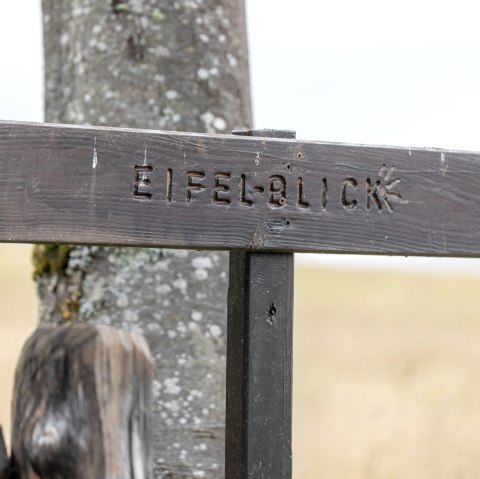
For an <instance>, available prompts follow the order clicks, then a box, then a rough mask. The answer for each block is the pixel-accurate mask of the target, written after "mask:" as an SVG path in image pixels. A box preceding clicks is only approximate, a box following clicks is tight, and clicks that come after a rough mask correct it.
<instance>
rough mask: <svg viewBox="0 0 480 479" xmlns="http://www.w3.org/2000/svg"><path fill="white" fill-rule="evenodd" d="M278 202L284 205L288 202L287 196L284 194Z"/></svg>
mask: <svg viewBox="0 0 480 479" xmlns="http://www.w3.org/2000/svg"><path fill="white" fill-rule="evenodd" d="M278 204H279V205H280V206H283V205H285V204H287V198H285V197H284V196H282V197H281V198H280V199H279V200H278Z"/></svg>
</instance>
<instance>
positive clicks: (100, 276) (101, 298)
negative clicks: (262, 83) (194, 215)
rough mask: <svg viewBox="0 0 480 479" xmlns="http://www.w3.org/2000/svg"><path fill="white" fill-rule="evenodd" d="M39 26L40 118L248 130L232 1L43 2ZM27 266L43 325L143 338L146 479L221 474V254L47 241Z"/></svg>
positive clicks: (238, 8) (237, 5) (242, 53)
mask: <svg viewBox="0 0 480 479" xmlns="http://www.w3.org/2000/svg"><path fill="white" fill-rule="evenodd" d="M43 21H44V46H45V72H46V73H45V105H46V120H47V121H48V122H64V123H77V124H83V123H87V124H92V125H108V126H123V127H136V128H150V129H163V130H186V131H197V132H216V133H221V132H226V133H228V132H230V130H232V129H234V128H242V127H249V126H250V124H251V110H250V96H249V82H248V79H249V74H248V56H247V48H246V33H245V17H244V4H243V0H176V1H173V0H108V1H107V0H104V1H96V0H73V1H71V2H61V1H58V0H43ZM137 154H138V161H142V162H143V160H144V157H145V155H146V156H147V157H148V154H149V152H148V150H146V149H145V150H143V149H142V151H140V150H139V151H138V152H137ZM34 263H35V277H36V278H37V285H38V291H39V295H40V299H41V305H40V320H41V322H42V323H50V324H51V323H62V322H65V321H89V322H92V323H96V324H111V325H114V326H117V327H120V328H123V329H127V330H137V331H140V332H142V333H143V334H144V335H145V336H146V338H147V340H148V342H149V346H150V348H151V351H152V354H153V357H154V359H155V365H156V373H155V375H156V379H155V381H154V387H153V389H154V413H155V425H154V447H153V457H154V477H155V478H197V477H205V478H213V479H215V478H220V477H223V474H224V472H223V463H224V416H225V344H226V341H225V336H226V296H227V281H228V275H227V268H228V265H227V257H226V255H225V254H224V253H216V252H215V253H206V252H187V251H180V250H178V251H171V250H158V249H156V250H154V249H131V248H123V249H113V248H98V247H66V246H51V245H50V246H46V245H45V246H40V247H37V248H36V249H35V253H34Z"/></svg>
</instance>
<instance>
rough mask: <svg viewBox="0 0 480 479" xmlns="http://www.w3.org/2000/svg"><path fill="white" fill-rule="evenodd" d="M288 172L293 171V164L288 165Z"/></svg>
mask: <svg viewBox="0 0 480 479" xmlns="http://www.w3.org/2000/svg"><path fill="white" fill-rule="evenodd" d="M287 170H288V171H292V164H291V163H287Z"/></svg>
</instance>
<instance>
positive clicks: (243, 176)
mask: <svg viewBox="0 0 480 479" xmlns="http://www.w3.org/2000/svg"><path fill="white" fill-rule="evenodd" d="M479 181H480V154H479V153H470V152H460V151H445V150H435V149H417V148H411V149H409V148H394V147H376V146H364V145H348V144H334V143H320V142H311V141H300V140H294V139H279V138H260V137H249V136H233V135H200V134H191V133H170V132H159V131H143V130H128V129H118V128H96V127H78V126H68V125H48V124H27V123H13V122H0V242H30V243H39V242H44V243H71V244H73V243H77V244H105V245H126V246H162V247H177V248H196V249H204V248H205V249H230V250H231V249H243V250H258V251H305V252H308V251H310V252H332V253H362V254H394V255H434V256H479V255H480V187H479V185H478V183H479Z"/></svg>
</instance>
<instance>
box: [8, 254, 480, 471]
mask: <svg viewBox="0 0 480 479" xmlns="http://www.w3.org/2000/svg"><path fill="white" fill-rule="evenodd" d="M30 248H31V247H30V246H19V245H15V246H11V245H0V423H1V424H2V425H4V426H5V425H8V411H9V402H10V397H9V395H10V390H11V385H12V373H13V366H14V363H15V361H16V358H17V356H18V354H19V351H20V347H21V343H22V342H23V340H24V338H25V337H26V336H27V335H28V334H29V333H30V331H31V330H32V329H33V327H34V324H35V313H36V305H35V295H34V288H33V283H32V282H31V279H30V276H31V273H30V259H29V253H30ZM479 291H480V277H473V276H472V277H468V276H459V275H456V276H450V277H449V276H445V275H438V274H437V275H436V276H434V275H433V274H432V275H430V276H429V275H426V274H425V275H413V274H405V273H386V272H378V271H376V272H375V271H370V272H369V271H364V272H363V271H354V272H348V271H336V270H332V269H321V268H316V269H314V268H306V267H299V268H297V271H296V291H295V294H296V300H295V301H296V302H295V345H294V347H295V350H294V353H295V354H294V374H295V376H294V471H295V474H294V477H295V479H318V478H328V479H336V478H338V479H340V478H342V479H343V478H348V479H356V478H358V479H360V478H361V479H376V478H378V479H396V478H402V479H403V478H421V479H424V478H432V479H433V478H435V479H443V478H445V479H446V478H449V479H450V478H469V479H470V478H475V477H480V473H479V472H478V471H479V470H480V380H479V379H480V315H479V312H480V293H479Z"/></svg>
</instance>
